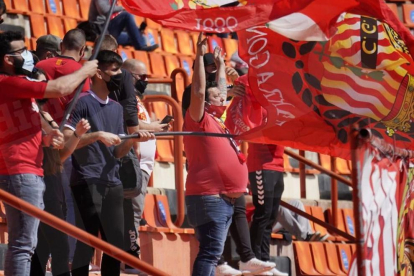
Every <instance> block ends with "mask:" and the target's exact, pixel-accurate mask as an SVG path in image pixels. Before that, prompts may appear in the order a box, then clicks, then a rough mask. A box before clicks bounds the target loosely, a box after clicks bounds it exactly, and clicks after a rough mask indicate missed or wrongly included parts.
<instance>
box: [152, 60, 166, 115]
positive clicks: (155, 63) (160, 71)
mask: <svg viewBox="0 0 414 276" xmlns="http://www.w3.org/2000/svg"><path fill="white" fill-rule="evenodd" d="M148 55H149V60H150V62H151V72H152V77H156V78H166V77H168V74H167V71H166V68H165V63H164V58H163V56H162V55H161V54H159V53H154V52H151V53H148ZM161 119H162V118H161Z"/></svg>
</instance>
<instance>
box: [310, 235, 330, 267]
mask: <svg viewBox="0 0 414 276" xmlns="http://www.w3.org/2000/svg"><path fill="white" fill-rule="evenodd" d="M323 244H324V243H322V242H310V248H311V251H312V258H313V263H314V264H315V269H316V270H317V271H318V272H319V273H320V274H322V275H336V274H335V273H333V272H332V271H331V270H330V269H329V266H328V260H327V259H328V255H326V251H325V248H324V246H323ZM331 258H332V257H331V256H330V258H329V259H331Z"/></svg>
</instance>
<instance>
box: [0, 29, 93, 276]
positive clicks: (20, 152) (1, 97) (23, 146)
mask: <svg viewBox="0 0 414 276" xmlns="http://www.w3.org/2000/svg"><path fill="white" fill-rule="evenodd" d="M33 67H34V64H33V56H32V54H31V53H30V52H29V51H27V49H26V47H25V44H24V37H23V36H22V35H21V34H20V33H15V32H4V33H1V34H0V87H1V89H2V91H3V93H0V103H1V105H0V110H1V112H0V114H1V115H0V133H1V135H0V188H1V189H3V190H5V191H7V192H9V193H11V194H13V195H15V196H17V197H19V198H21V199H23V200H25V201H27V202H29V203H31V204H33V205H35V206H37V207H38V208H42V209H43V206H44V205H43V191H44V188H45V185H44V182H43V178H42V177H43V169H42V159H43V151H42V148H41V146H42V141H43V142H46V141H49V143H44V144H45V146H50V145H53V146H54V147H57V146H60V145H59V144H58V142H59V139H61V138H62V136H61V135H62V134H61V133H60V132H59V131H58V130H56V129H55V130H51V131H50V132H49V133H44V135H43V137H42V129H41V124H40V115H39V114H38V113H37V111H38V109H37V106H36V105H34V104H33V102H34V101H33V98H35V99H43V98H59V97H64V96H67V95H69V94H70V93H72V92H73V90H75V89H76V87H77V86H78V85H79V84H80V83H81V82H82V81H83V80H84V79H86V78H87V77H89V76H92V75H94V74H95V73H96V68H97V62H96V61H90V62H87V63H85V65H84V66H83V67H82V68H81V69H79V70H78V71H76V72H74V73H73V74H70V75H67V76H64V77H61V78H58V79H56V80H50V81H48V82H45V81H36V80H33V79H30V78H27V77H26V76H22V75H21V74H22V73H25V72H31V71H32V70H33ZM48 138H49V139H48ZM50 138H52V139H50ZM50 140H51V141H52V143H50ZM62 141H63V140H62ZM5 207H6V218H7V230H8V233H9V243H8V251H7V254H6V261H5V275H25V276H26V275H29V272H30V263H31V256H32V254H33V251H34V248H35V247H36V243H37V230H38V226H39V220H38V219H36V218H34V217H31V216H29V215H27V214H25V213H23V212H21V211H18V210H16V209H14V208H12V207H11V206H8V205H5Z"/></svg>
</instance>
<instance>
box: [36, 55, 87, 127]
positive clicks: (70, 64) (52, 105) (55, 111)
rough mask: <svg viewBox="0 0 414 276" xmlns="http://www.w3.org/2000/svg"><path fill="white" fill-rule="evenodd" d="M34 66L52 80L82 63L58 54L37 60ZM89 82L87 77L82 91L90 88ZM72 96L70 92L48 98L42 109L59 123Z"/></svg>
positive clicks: (64, 74)
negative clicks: (62, 95) (55, 97)
mask: <svg viewBox="0 0 414 276" xmlns="http://www.w3.org/2000/svg"><path fill="white" fill-rule="evenodd" d="M36 67H37V68H40V69H42V70H44V71H45V72H46V74H47V77H48V79H49V80H54V79H57V78H59V77H62V76H66V75H69V74H72V73H73V72H75V71H77V70H79V69H80V68H81V67H82V65H81V64H80V63H79V62H77V61H75V60H74V59H73V58H71V57H66V56H58V57H54V58H49V59H45V60H42V61H39V63H37V64H36ZM89 83H90V81H89V78H88V79H86V81H85V85H84V86H83V89H82V92H86V91H88V90H90V84H89ZM73 96H74V94H73V93H72V94H70V95H68V96H65V97H61V98H58V99H49V101H48V102H47V103H46V104H45V105H44V107H43V110H44V111H47V112H48V113H49V114H50V116H52V118H53V119H54V120H55V121H56V122H57V123H58V124H60V122H61V121H62V119H63V115H64V114H65V109H66V105H67V104H68V103H69V102H70V100H72V98H73Z"/></svg>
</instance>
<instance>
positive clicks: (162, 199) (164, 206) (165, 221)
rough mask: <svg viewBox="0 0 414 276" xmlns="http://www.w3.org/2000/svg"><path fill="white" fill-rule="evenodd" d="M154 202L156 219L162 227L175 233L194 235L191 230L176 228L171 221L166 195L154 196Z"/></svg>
mask: <svg viewBox="0 0 414 276" xmlns="http://www.w3.org/2000/svg"><path fill="white" fill-rule="evenodd" d="M154 196H155V201H156V203H157V205H158V219H159V220H160V222H161V223H162V225H163V226H165V227H168V228H170V229H172V230H173V231H174V232H175V233H188V234H194V229H192V228H178V227H177V226H175V225H174V223H173V222H172V221H171V213H170V207H169V205H168V198H167V196H166V195H154Z"/></svg>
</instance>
